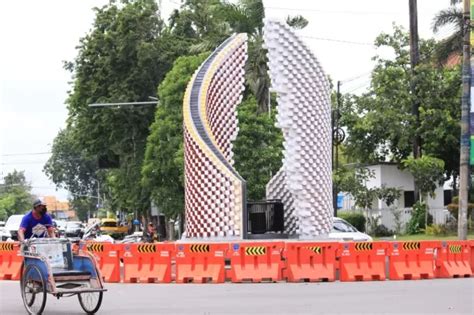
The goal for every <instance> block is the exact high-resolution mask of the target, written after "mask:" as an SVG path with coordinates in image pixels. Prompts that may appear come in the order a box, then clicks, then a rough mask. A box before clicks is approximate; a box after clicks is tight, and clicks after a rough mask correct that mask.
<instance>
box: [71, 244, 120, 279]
mask: <svg viewBox="0 0 474 315" xmlns="http://www.w3.org/2000/svg"><path fill="white" fill-rule="evenodd" d="M79 249H80V250H84V251H87V252H89V253H91V254H93V255H94V257H95V259H96V260H97V267H98V268H99V271H100V273H101V275H102V278H103V280H104V281H105V282H120V249H121V244H111V243H95V242H87V243H80V244H79Z"/></svg>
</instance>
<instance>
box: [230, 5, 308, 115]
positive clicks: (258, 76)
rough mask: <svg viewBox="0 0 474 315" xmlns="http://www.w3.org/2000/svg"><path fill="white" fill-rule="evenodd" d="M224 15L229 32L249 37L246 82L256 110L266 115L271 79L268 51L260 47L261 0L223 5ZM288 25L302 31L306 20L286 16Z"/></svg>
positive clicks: (261, 32)
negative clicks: (254, 99)
mask: <svg viewBox="0 0 474 315" xmlns="http://www.w3.org/2000/svg"><path fill="white" fill-rule="evenodd" d="M222 13H223V16H225V18H226V20H227V21H228V23H229V25H230V27H231V29H232V30H233V31H234V32H237V33H247V34H248V36H249V52H248V59H247V64H246V67H245V73H246V83H247V85H248V86H249V88H250V90H251V91H252V93H253V94H254V95H255V98H256V99H257V103H258V111H259V112H266V111H268V109H269V106H270V77H269V76H268V65H267V62H268V59H267V50H266V49H264V48H263V19H264V18H265V9H264V7H263V2H262V0H240V1H239V3H238V4H232V3H229V2H226V3H224V6H223V12H222ZM287 23H288V25H290V26H292V27H294V28H304V27H305V26H306V25H308V21H307V20H306V19H305V18H304V17H302V16H300V15H299V16H295V17H288V18H287Z"/></svg>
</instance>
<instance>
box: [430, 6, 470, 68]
mask: <svg viewBox="0 0 474 315" xmlns="http://www.w3.org/2000/svg"><path fill="white" fill-rule="evenodd" d="M454 2H459V1H454ZM454 4H455V3H453V2H451V5H454ZM463 24H464V19H463V9H462V8H460V7H456V6H451V7H449V8H447V9H444V10H441V11H439V12H438V13H437V14H436V15H435V17H434V18H433V32H435V33H438V32H439V30H440V29H441V28H443V27H446V26H453V30H452V33H451V34H450V35H449V36H447V37H446V38H444V39H442V40H441V41H440V42H439V43H438V44H437V45H436V50H435V55H436V58H437V61H438V62H439V64H443V63H446V61H448V59H449V57H450V56H451V55H453V54H455V55H458V56H460V55H461V54H462V41H463V39H462V38H463Z"/></svg>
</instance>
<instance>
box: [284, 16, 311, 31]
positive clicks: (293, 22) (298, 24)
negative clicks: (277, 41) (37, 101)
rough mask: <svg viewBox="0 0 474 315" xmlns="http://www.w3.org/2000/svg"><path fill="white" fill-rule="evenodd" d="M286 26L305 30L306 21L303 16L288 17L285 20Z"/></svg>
mask: <svg viewBox="0 0 474 315" xmlns="http://www.w3.org/2000/svg"><path fill="white" fill-rule="evenodd" d="M286 24H288V25H289V26H291V27H293V28H296V29H302V28H305V27H306V26H308V20H307V19H305V18H304V17H303V16H301V15H297V16H293V17H291V16H288V17H287V18H286Z"/></svg>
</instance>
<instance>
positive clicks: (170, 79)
mask: <svg viewBox="0 0 474 315" xmlns="http://www.w3.org/2000/svg"><path fill="white" fill-rule="evenodd" d="M207 55H208V54H206V53H204V54H201V55H199V56H189V57H180V58H178V59H177V60H176V61H175V63H174V65H173V68H172V69H171V71H169V72H168V74H167V75H166V78H165V79H164V80H163V82H162V83H161V84H160V86H159V88H158V95H159V98H160V105H159V106H158V108H157V110H156V113H155V121H154V122H153V124H152V125H151V127H150V135H149V136H148V139H147V146H146V153H145V161H144V163H143V168H142V175H143V178H142V181H143V184H144V185H145V186H149V187H151V194H152V196H153V199H154V200H155V202H156V203H157V204H158V205H159V208H160V211H162V212H163V213H165V214H166V215H167V216H170V217H176V215H177V214H179V213H182V212H183V210H184V176H183V174H184V156H183V154H184V151H183V127H182V125H183V97H184V91H185V90H186V86H187V84H188V82H189V80H190V79H191V76H192V74H193V73H194V71H195V70H196V69H197V68H198V67H199V65H200V64H201V63H202V62H203V61H204V59H205V58H206V57H207Z"/></svg>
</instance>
